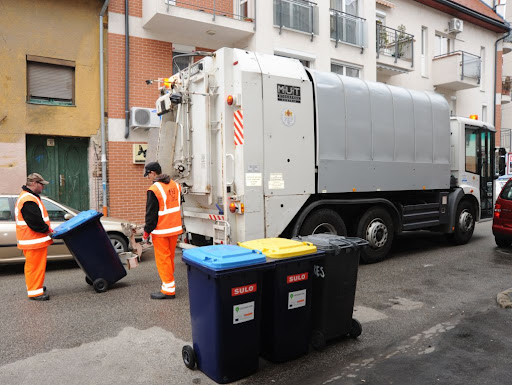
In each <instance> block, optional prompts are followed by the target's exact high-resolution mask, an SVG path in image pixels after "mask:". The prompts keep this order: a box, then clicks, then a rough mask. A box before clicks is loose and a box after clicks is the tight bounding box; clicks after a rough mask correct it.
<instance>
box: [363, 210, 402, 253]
mask: <svg viewBox="0 0 512 385" xmlns="http://www.w3.org/2000/svg"><path fill="white" fill-rule="evenodd" d="M394 235H395V229H394V226H393V220H392V219H391V215H389V213H388V211H387V210H386V209H385V208H383V207H371V208H369V209H368V210H367V211H366V212H365V213H364V214H363V215H362V217H361V218H360V219H359V223H358V225H357V236H358V237H359V238H362V239H366V240H367V241H368V243H369V245H368V246H367V247H364V248H363V249H361V262H363V263H375V262H380V261H382V260H383V259H384V258H386V256H387V255H388V253H389V250H390V249H391V245H392V244H393V238H394Z"/></svg>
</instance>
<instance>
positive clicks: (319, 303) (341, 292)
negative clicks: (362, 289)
mask: <svg viewBox="0 0 512 385" xmlns="http://www.w3.org/2000/svg"><path fill="white" fill-rule="evenodd" d="M295 239H297V240H300V241H305V242H311V243H312V244H314V245H315V246H316V247H317V248H318V249H319V250H323V251H325V254H324V257H323V258H321V259H319V260H317V262H316V263H315V265H314V267H313V330H312V333H311V344H312V345H313V347H314V348H315V349H318V350H320V349H323V348H324V347H325V345H326V343H327V342H328V341H330V340H333V339H336V338H339V337H344V336H347V335H349V336H350V337H352V338H357V337H359V336H360V335H361V332H362V328H361V324H360V323H359V321H357V320H356V319H354V318H352V315H353V311H354V298H355V294H356V284H357V272H358V268H359V256H360V253H361V248H363V247H366V245H368V242H367V241H365V240H364V239H361V238H347V237H343V236H340V235H334V234H313V235H308V236H300V237H297V238H295Z"/></svg>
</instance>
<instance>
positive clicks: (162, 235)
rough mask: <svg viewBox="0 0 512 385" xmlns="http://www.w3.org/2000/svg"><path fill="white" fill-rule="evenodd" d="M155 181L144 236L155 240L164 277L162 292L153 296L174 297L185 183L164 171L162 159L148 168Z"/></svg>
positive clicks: (147, 202)
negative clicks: (161, 164)
mask: <svg viewBox="0 0 512 385" xmlns="http://www.w3.org/2000/svg"><path fill="white" fill-rule="evenodd" d="M146 176H147V177H149V179H150V180H151V181H152V182H153V184H152V185H151V187H149V189H148V192H147V201H146V224H145V226H144V235H143V239H144V240H145V241H147V240H148V238H149V235H150V234H151V238H152V240H153V248H154V251H155V262H156V267H157V269H158V274H159V275H160V279H161V280H162V286H161V289H160V291H159V292H156V293H151V298H152V299H174V297H175V293H176V285H175V283H174V254H175V251H176V244H177V241H178V235H180V234H181V233H182V232H183V228H182V225H181V186H180V185H179V184H178V183H176V182H175V181H173V180H171V177H170V176H169V175H166V174H162V168H161V167H160V164H159V163H158V162H150V163H148V164H147V165H146V167H145V172H144V177H146Z"/></svg>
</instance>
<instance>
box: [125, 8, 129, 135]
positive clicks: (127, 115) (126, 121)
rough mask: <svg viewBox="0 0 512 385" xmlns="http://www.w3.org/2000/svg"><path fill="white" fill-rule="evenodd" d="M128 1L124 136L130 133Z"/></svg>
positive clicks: (126, 16) (126, 12) (127, 16)
mask: <svg viewBox="0 0 512 385" xmlns="http://www.w3.org/2000/svg"><path fill="white" fill-rule="evenodd" d="M128 1H129V0H124V52H125V54H124V61H125V63H124V67H125V68H124V114H125V117H124V121H125V130H124V137H125V138H128V136H129V135H130V127H129V125H130V99H129V95H128V94H129V92H128V91H129V88H130V78H129V76H130V59H129V58H130V28H129V26H128V24H129V23H128V18H129V14H128Z"/></svg>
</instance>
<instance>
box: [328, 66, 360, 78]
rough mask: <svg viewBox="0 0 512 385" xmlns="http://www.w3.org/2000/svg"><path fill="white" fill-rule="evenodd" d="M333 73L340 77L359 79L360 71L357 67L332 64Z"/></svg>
mask: <svg viewBox="0 0 512 385" xmlns="http://www.w3.org/2000/svg"><path fill="white" fill-rule="evenodd" d="M331 72H334V73H335V74H338V75H345V76H350V77H353V78H358V77H359V73H360V69H359V68H357V67H351V66H347V65H345V64H338V63H331Z"/></svg>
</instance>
